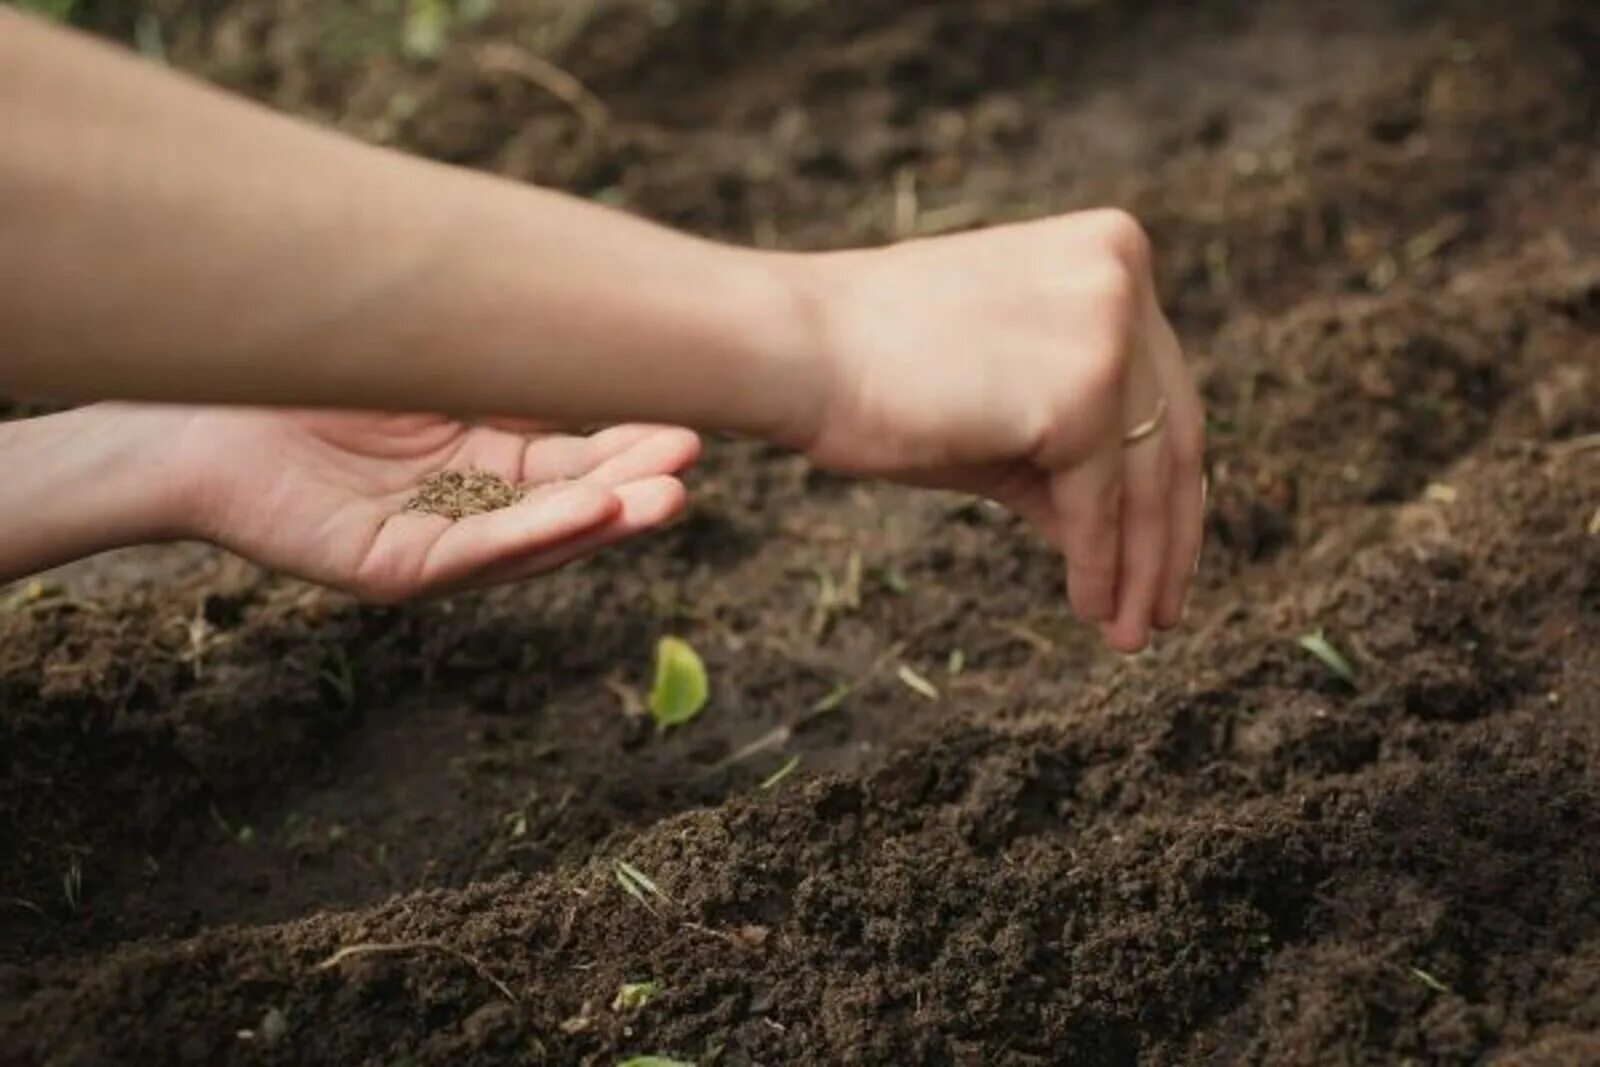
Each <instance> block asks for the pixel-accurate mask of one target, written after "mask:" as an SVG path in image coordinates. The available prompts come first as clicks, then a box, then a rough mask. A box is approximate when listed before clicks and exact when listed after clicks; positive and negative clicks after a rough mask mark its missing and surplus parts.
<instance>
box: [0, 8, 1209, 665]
mask: <svg viewBox="0 0 1600 1067" xmlns="http://www.w3.org/2000/svg"><path fill="white" fill-rule="evenodd" d="M0 129H3V130H5V131H6V132H5V135H4V137H3V138H0V393H5V394H7V395H10V396H16V397H39V398H48V399H51V400H56V401H70V402H101V403H90V405H89V406H87V407H83V408H80V409H78V410H75V411H72V412H68V413H66V414H63V415H57V416H50V417H47V418H42V419H34V420H27V421H24V422H19V423H12V424H9V425H6V426H0V456H4V457H5V461H6V465H7V469H8V471H15V472H16V474H15V476H8V478H7V479H6V480H5V481H4V484H3V485H0V510H3V511H4V513H5V514H8V515H11V516H16V517H18V519H22V518H23V517H25V518H26V522H25V525H26V529H23V528H13V529H9V530H7V531H6V532H5V533H4V534H0V580H4V579H9V578H14V577H17V576H20V575H23V574H27V573H30V572H33V571H36V570H38V569H41V568H43V567H46V566H50V565H53V564H55V563H59V562H63V561H65V560H67V559H71V558H76V557H78V556H82V555H86V554H89V553H92V552H96V551H99V550H102V549H105V548H110V547H114V546H117V545H123V544H131V543H136V542H141V541H152V540H163V539H172V538H190V537H192V538H202V539H206V540H210V541H212V542H214V543H217V544H220V545H223V546H225V547H227V548H230V549H232V550H234V551H236V552H239V553H241V554H242V555H245V556H247V557H249V558H252V559H255V560H257V561H259V562H261V563H263V564H265V565H267V566H270V567H273V568H275V569H278V570H280V571H283V572H286V573H291V574H295V575H299V576H301V577H305V578H308V579H311V580H314V581H317V582H321V583H323V584H326V585H329V586H332V587H335V588H340V589H344V590H348V591H350V592H353V593H356V594H358V595H362V596H366V597H370V598H374V599H381V600H399V599H405V598H409V597H414V596H420V595H428V594H434V593H439V592H447V591H451V590H455V589H460V588H466V587H471V586H474V585H482V584H489V583H494V582H503V581H513V580H518V579H522V578H525V577H529V576H531V575H534V574H537V573H540V572H542V571H546V570H549V569H551V568H553V567H557V566H560V565H561V564H563V563H566V562H568V561H570V560H572V559H575V558H577V557H579V556H581V555H584V554H586V553H588V552H591V551H594V550H595V549H597V548H600V547H603V546H604V545H606V544H609V543H612V542H615V541H617V540H620V539H622V538H625V537H629V536H633V535H636V534H639V533H642V532H644V531H647V530H650V529H653V528H656V527H659V526H660V525H662V524H663V523H665V522H668V521H670V520H671V519H672V518H673V517H675V516H676V515H677V514H679V513H680V512H681V511H682V510H683V508H684V507H685V505H686V499H687V494H686V490H685V489H684V486H683V484H682V482H681V481H679V480H678V477H677V475H679V474H680V473H681V472H682V471H683V470H684V469H685V468H686V467H688V466H689V465H690V464H692V463H693V462H694V460H695V458H696V457H697V455H698V451H699V439H698V437H697V436H696V433H695V431H697V430H699V431H727V432H733V433H737V434H742V435H747V436H751V437H757V438H761V439H764V440H768V441H771V442H774V443H777V444H780V445H784V446H786V447H790V448H793V449H796V450H798V451H801V452H803V453H804V454H806V455H807V456H808V457H809V458H810V459H811V460H812V461H813V462H815V463H817V464H819V465H821V466H824V467H827V468H829V469H832V470H836V471H840V472H844V473H850V474H858V475H870V476H876V477H883V478H888V479H893V480H896V481H901V482H905V483H909V484H913V485H920V486H930V487H938V488H946V489H956V490H960V491H963V492H968V493H974V494H978V495H982V496H985V497H988V498H991V499H994V500H996V501H998V502H1000V503H1001V504H1004V505H1006V506H1008V507H1010V508H1012V509H1014V510H1015V511H1016V512H1017V513H1018V514H1020V515H1021V516H1023V517H1024V518H1025V519H1026V520H1027V521H1028V522H1029V523H1030V524H1032V525H1033V526H1034V527H1035V528H1036V529H1037V530H1038V531H1039V533H1040V534H1041V535H1042V536H1044V537H1045V538H1047V539H1048V540H1049V541H1050V542H1051V543H1052V544H1053V545H1055V546H1056V547H1057V548H1059V549H1060V551H1061V553H1062V555H1063V557H1064V558H1065V560H1066V570H1067V576H1068V581H1067V589H1068V593H1069V596H1070V599H1071V603H1072V606H1073V608H1074V609H1075V610H1076V611H1077V612H1078V613H1079V614H1080V615H1081V616H1083V617H1084V618H1086V619H1089V620H1092V621H1094V622H1096V623H1097V624H1099V625H1100V626H1101V628H1102V630H1103V632H1104V634H1105V636H1106V638H1107V640H1108V641H1109V642H1110V643H1111V644H1112V645H1113V646H1114V647H1116V648H1118V649H1121V650H1123V651H1134V650H1137V649H1139V648H1142V647H1144V645H1145V644H1146V643H1147V642H1148V641H1149V639H1150V636H1151V633H1152V631H1153V630H1156V629H1166V628H1170V627H1172V626H1175V625H1177V624H1178V622H1179V621H1180V619H1181V616H1182V613H1183V608H1184V605H1185V603H1186V601H1187V599H1188V595H1189V592H1190V586H1191V582H1192V576H1193V571H1194V565H1195V560H1196V558H1197V556H1198V553H1199V549H1200V538H1201V526H1202V511H1203V499H1202V498H1203V492H1204V490H1203V484H1202V475H1201V461H1202V451H1203V433H1202V425H1203V418H1202V412H1201V406H1200V401H1199V398H1198V395H1197V393H1196V391H1195V388H1194V384H1193V381H1192V378H1191V376H1190V374H1189V371H1188V370H1187V368H1186V366H1185V364H1184V361H1183V357H1182V353H1181V351H1180V349H1179V345H1178V342H1177V339H1176V337H1175V336H1174V334H1173V331H1172V328H1171V326H1170V325H1169V324H1168V322H1167V320H1166V318H1165V317H1164V316H1163V314H1162V312H1161V309H1160V306H1159V303H1158V300H1157V295H1156V291H1155V286H1154V282H1153V279H1152V271H1151V251H1150V247H1149V243H1148V241H1147V240H1146V239H1145V237H1144V235H1143V233H1142V231H1141V230H1140V228H1139V226H1138V224H1137V223H1136V222H1135V221H1134V220H1133V219H1131V218H1130V217H1128V216H1127V215H1125V214H1123V213H1121V212H1117V211H1097V212H1085V213H1079V214H1072V215H1065V216H1060V217H1057V218H1054V219H1047V220H1042V221H1039V222H1034V223H1028V224H1022V225H1015V226H1008V227H1000V228H995V229H992V230H988V231H983V232H979V233H975V234H968V235H961V236H955V237H946V238H938V239H931V240H925V241H915V242H908V243H905V244H901V245H896V246H893V247H890V248H885V249H877V250H863V251H849V252H836V253H827V254H808V255H800V254H782V253H770V252H758V251H753V250H748V249H739V248H734V247H729V246H723V245H719V244H715V243H712V242H708V241H704V240H699V239H696V238H692V237H688V236H685V235H682V234H678V233H674V232H672V231H669V230H666V229H663V228H661V227H658V226H654V225H652V224H650V223H647V222H644V221H641V220H638V219H635V218H631V217H628V216H625V215H622V214H619V213H615V212H611V211H608V210H605V209H602V208H599V207H596V206H594V205H591V204H588V203H585V202H583V201H580V200H576V199H573V198H569V197H566V196H563V195H561V194H558V193H554V192H549V191H545V190H538V189H533V188H529V187H527V186H523V185H518V184H515V183H511V182H507V181H503V180H500V179H497V178H493V177H489V176H485V175H482V174H476V173H471V172H466V171H462V170H457V169H453V168H449V167H444V166H440V165H437V164H433V163H429V162H425V161H421V160H417V159H413V158H410V157H407V156H404V155H401V154H398V153H394V152H390V151H386V150H383V149H379V148H374V147H371V146H367V145H363V144H360V143H357V142H354V141H351V140H348V139H345V138H342V137H340V136H338V135H336V134H334V133H331V132H328V131H325V130H320V129H317V128H315V127H312V126H309V125H305V124H302V123H300V122H297V121H295V120H292V119H289V118H286V117H284V116H280V115H277V114H274V113H272V112H270V111H267V110H265V109H262V108H260V107H257V106H255V105H253V104H250V103H247V102H244V101H241V100H237V99H233V98H231V97H228V96H227V95H225V94H223V93H221V92H219V91H217V90H214V89H211V88H209V87H206V86H203V85H200V84H198V83H196V82H193V81H190V80H188V79H185V78H183V77H181V76H178V75H176V74H173V73H171V72H168V71H165V70H163V69H161V68H158V67H156V66H153V65H150V64H147V63H145V62H142V61H140V60H137V59H134V58H131V57H128V56H124V55H122V54H120V53H117V52H116V51H114V50H112V49H110V48H108V47H106V46H103V45H101V44H98V43H93V42H90V41H88V40H86V39H83V38H80V37H78V36H76V35H73V34H70V33H68V32H66V31H62V30H58V29H55V28H51V27H47V26H46V25H44V24H43V23H41V22H38V21H36V20H34V19H32V18H29V17H26V16H22V15H19V14H17V13H16V12H14V11H11V10H8V9H0ZM105 401H116V403H104V402H105ZM425 411H447V412H451V413H453V414H454V415H455V416H456V418H455V419H451V418H446V417H444V416H426V415H388V414H382V413H383V412H425ZM1158 411H1160V412H1164V417H1163V418H1162V420H1161V422H1160V425H1159V427H1158V428H1157V430H1156V432H1154V433H1151V434H1148V435H1145V436H1143V437H1141V439H1139V440H1138V441H1136V442H1133V443H1129V441H1128V440H1127V438H1128V435H1129V432H1130V430H1133V429H1134V428H1136V427H1138V426H1140V425H1141V424H1142V423H1145V422H1147V421H1148V420H1149V419H1150V418H1151V417H1152V415H1153V414H1155V413H1156V412H1158ZM362 412H371V413H370V414H367V413H362ZM486 416H493V417H494V420H495V421H494V424H493V425H485V424H484V422H485V417H486ZM508 419H515V420H528V421H518V422H514V423H508V421H507V420H508ZM613 422H615V423H620V424H621V425H618V426H616V427H615V428H613V429H610V430H605V431H602V432H600V433H598V434H596V435H594V436H591V437H580V436H571V435H566V434H561V433H557V432H555V431H553V430H542V431H536V430H534V428H533V427H534V424H535V423H536V424H537V425H538V426H541V427H555V426H569V425H594V424H603V423H613ZM468 466H474V467H480V468H486V469H490V470H494V471H496V472H497V473H500V474H502V475H504V476H506V477H508V478H512V479H514V480H518V481H523V482H527V483H529V484H530V485H531V486H533V490H532V492H530V494H529V495H528V497H527V499H525V500H524V501H523V502H522V503H520V504H518V505H516V506H514V507H511V508H509V509H506V510H504V511H499V512H494V513H490V514H486V515H482V516H475V517H472V518H468V519H464V520H462V521H460V522H457V523H454V524H451V523H449V522H447V521H446V520H444V519H441V518H438V517H433V516H422V515H418V514H415V513H407V512H405V511H404V510H403V505H404V502H405V500H406V499H407V497H408V496H409V495H410V493H411V491H412V490H413V489H414V488H415V486H416V484H417V482H418V481H420V480H421V479H422V478H424V477H426V476H427V475H428V474H429V473H431V472H433V471H436V470H440V469H445V468H463V467H468Z"/></svg>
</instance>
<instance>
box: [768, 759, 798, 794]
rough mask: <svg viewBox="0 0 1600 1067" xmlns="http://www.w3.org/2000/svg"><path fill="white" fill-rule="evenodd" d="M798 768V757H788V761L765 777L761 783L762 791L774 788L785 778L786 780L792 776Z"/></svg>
mask: <svg viewBox="0 0 1600 1067" xmlns="http://www.w3.org/2000/svg"><path fill="white" fill-rule="evenodd" d="M799 766H800V757H799V756H790V757H789V758H788V759H786V760H784V761H783V766H781V767H779V768H778V769H777V770H775V771H773V772H772V773H771V774H769V775H767V777H766V778H765V779H764V780H763V781H762V783H761V788H762V790H763V791H766V790H768V789H773V788H776V787H777V785H778V783H779V782H781V781H783V780H784V779H785V778H787V777H789V776H790V775H791V774H793V773H794V772H795V770H796V769H797V768H799Z"/></svg>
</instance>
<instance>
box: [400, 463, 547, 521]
mask: <svg viewBox="0 0 1600 1067" xmlns="http://www.w3.org/2000/svg"><path fill="white" fill-rule="evenodd" d="M522 496H523V489H522V487H521V486H517V485H512V484H511V483H510V482H508V481H506V480H505V479H504V478H502V477H500V476H499V475H498V474H492V473H490V472H489V471H479V470H470V471H439V472H438V473H436V474H430V475H429V476H428V477H427V479H426V480H425V481H423V483H422V484H421V485H420V486H418V487H417V494H416V496H413V497H412V498H411V499H410V501H408V502H407V503H406V510H407V511H420V512H422V513H423V514H424V515H443V516H444V517H445V518H447V519H449V520H451V521H452V522H455V521H457V520H459V519H464V518H466V517H467V516H469V515H481V514H483V513H484V512H486V511H499V510H500V509H501V508H509V507H510V506H511V505H512V504H515V503H516V502H517V501H519V500H521V499H522Z"/></svg>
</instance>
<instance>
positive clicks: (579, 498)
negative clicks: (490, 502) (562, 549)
mask: <svg viewBox="0 0 1600 1067" xmlns="http://www.w3.org/2000/svg"><path fill="white" fill-rule="evenodd" d="M622 508H623V501H622V499H621V497H620V496H619V495H618V494H617V492H616V491H615V490H613V489H608V488H605V487H602V486H595V485H587V484H585V483H582V482H573V483H571V484H568V485H563V486H561V487H560V488H556V489H552V490H551V491H549V492H548V493H546V494H544V495H542V496H540V497H539V498H537V499H534V500H530V501H527V502H525V503H524V504H523V505H520V506H517V507H515V508H514V509H513V511H514V512H516V513H518V518H519V519H520V523H519V525H521V526H522V527H523V529H524V530H525V531H526V532H528V533H535V532H536V533H538V534H539V535H540V536H546V537H550V536H555V537H564V536H568V535H570V534H573V533H577V532H580V531H582V530H587V529H590V528H592V527H595V526H599V525H600V524H602V523H605V522H609V521H611V520H612V519H613V518H615V517H616V516H617V515H618V514H619V513H620V512H621V511H622Z"/></svg>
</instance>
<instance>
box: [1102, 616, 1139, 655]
mask: <svg viewBox="0 0 1600 1067" xmlns="http://www.w3.org/2000/svg"><path fill="white" fill-rule="evenodd" d="M1100 633H1101V636H1103V637H1104V638H1105V641H1106V644H1108V645H1110V646H1111V647H1112V648H1114V649H1116V650H1117V651H1118V652H1120V653H1122V654H1123V655H1124V656H1132V655H1137V654H1138V653H1140V652H1143V651H1144V650H1145V649H1146V648H1148V647H1149V645H1150V628H1149V627H1148V626H1145V625H1142V624H1138V623H1130V622H1127V621H1126V620H1121V619H1119V620H1116V621H1114V622H1108V623H1102V624H1101V626H1100Z"/></svg>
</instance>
